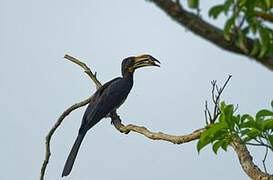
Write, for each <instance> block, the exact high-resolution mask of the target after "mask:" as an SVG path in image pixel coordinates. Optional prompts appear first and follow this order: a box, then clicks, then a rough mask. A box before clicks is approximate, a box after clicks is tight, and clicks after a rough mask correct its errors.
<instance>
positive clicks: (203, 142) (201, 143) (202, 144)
mask: <svg viewBox="0 0 273 180" xmlns="http://www.w3.org/2000/svg"><path fill="white" fill-rule="evenodd" d="M209 143H210V141H209V140H208V139H202V140H201V139H199V141H198V143H197V151H198V153H199V152H200V151H201V149H203V148H204V147H205V146H206V145H207V144H209Z"/></svg>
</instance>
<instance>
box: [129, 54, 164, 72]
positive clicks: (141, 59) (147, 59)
mask: <svg viewBox="0 0 273 180" xmlns="http://www.w3.org/2000/svg"><path fill="white" fill-rule="evenodd" d="M134 61H135V64H134V66H133V68H134V69H137V68H140V67H145V66H158V67H160V65H159V64H160V62H159V61H158V60H157V59H155V58H154V57H153V56H151V55H148V54H144V55H140V56H136V57H135V59H134Z"/></svg>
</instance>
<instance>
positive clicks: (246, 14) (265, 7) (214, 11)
mask: <svg viewBox="0 0 273 180" xmlns="http://www.w3.org/2000/svg"><path fill="white" fill-rule="evenodd" d="M188 6H189V7H190V8H193V9H199V1H198V0H188ZM208 14H209V16H210V17H212V18H213V19H217V18H218V17H219V16H220V15H221V14H224V15H226V17H227V20H226V22H225V25H224V28H223V32H224V34H223V36H224V37H225V39H226V40H228V41H231V42H234V43H235V44H236V45H237V46H238V47H239V48H240V49H241V50H242V51H243V52H244V53H246V54H249V55H250V56H253V57H258V58H263V57H264V56H265V55H267V54H270V53H273V30H272V24H271V23H273V1H272V0H225V1H224V2H223V3H222V4H217V5H215V6H212V7H211V8H210V10H209V12H208ZM247 38H251V39H252V40H253V42H254V43H253V45H250V44H249V43H248V42H247Z"/></svg>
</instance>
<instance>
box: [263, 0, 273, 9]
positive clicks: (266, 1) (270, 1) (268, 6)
mask: <svg viewBox="0 0 273 180" xmlns="http://www.w3.org/2000/svg"><path fill="white" fill-rule="evenodd" d="M265 4H266V8H267V9H270V8H272V5H273V2H272V0H265Z"/></svg>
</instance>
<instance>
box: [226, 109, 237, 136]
mask: <svg viewBox="0 0 273 180" xmlns="http://www.w3.org/2000/svg"><path fill="white" fill-rule="evenodd" d="M233 112H234V106H233V105H232V104H229V105H227V106H225V108H224V114H225V119H224V120H225V122H226V123H227V124H228V127H229V129H230V130H231V131H233V130H234V124H235V122H234V121H232V116H233ZM235 118H236V117H235Z"/></svg>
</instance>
